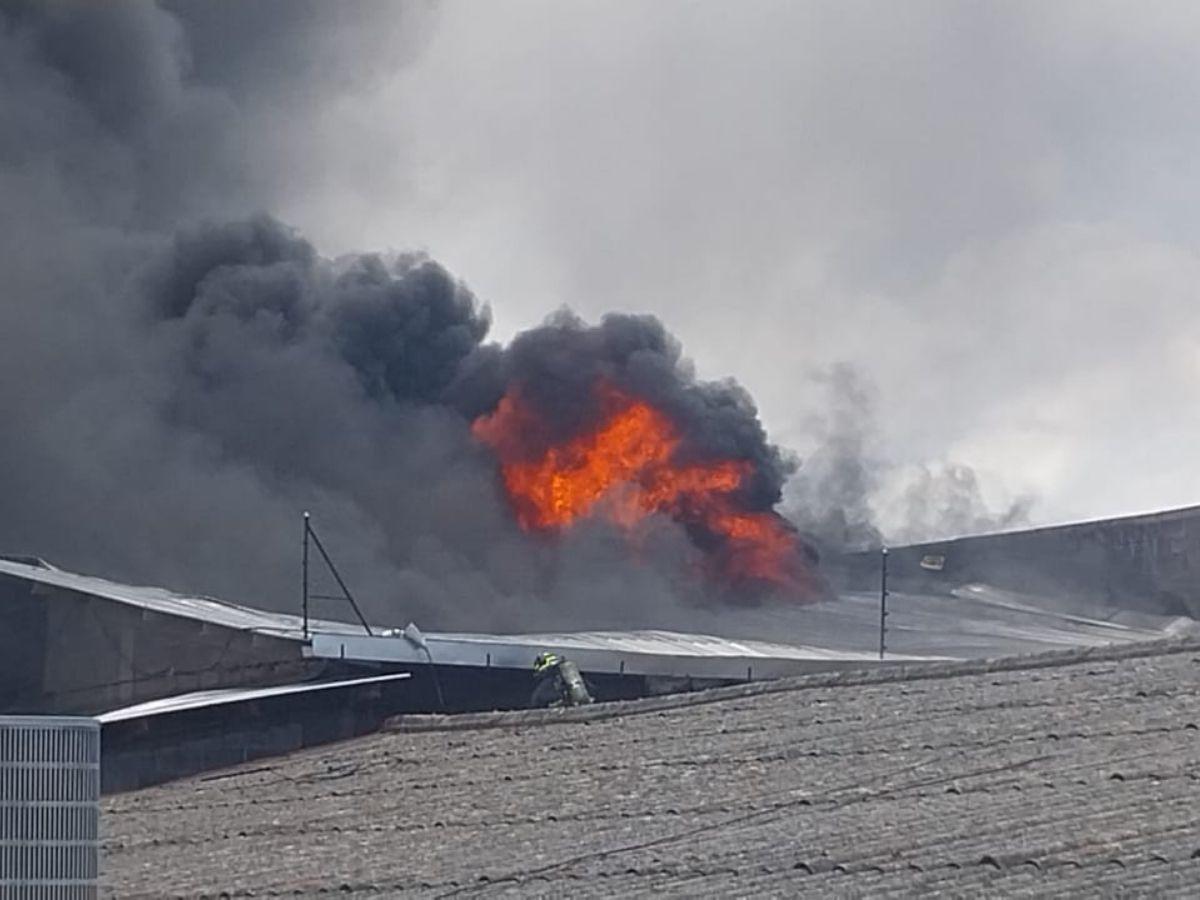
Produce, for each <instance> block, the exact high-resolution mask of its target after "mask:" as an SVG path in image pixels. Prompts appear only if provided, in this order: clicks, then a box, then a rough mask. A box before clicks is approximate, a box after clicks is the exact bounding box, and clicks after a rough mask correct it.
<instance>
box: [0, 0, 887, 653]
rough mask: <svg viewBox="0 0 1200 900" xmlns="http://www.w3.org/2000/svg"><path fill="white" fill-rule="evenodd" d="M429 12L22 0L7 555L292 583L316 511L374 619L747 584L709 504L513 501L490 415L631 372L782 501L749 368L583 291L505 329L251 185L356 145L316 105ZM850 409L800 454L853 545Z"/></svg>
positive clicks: (5, 19) (308, 172) (7, 230)
mask: <svg viewBox="0 0 1200 900" xmlns="http://www.w3.org/2000/svg"><path fill="white" fill-rule="evenodd" d="M427 19H428V16H427V10H426V7H424V6H422V5H413V6H411V7H405V8H404V11H403V14H402V15H399V16H397V15H396V10H395V9H394V8H392V7H391V5H390V4H375V3H358V2H350V0H347V2H341V3H337V4H330V3H323V2H309V0H287V2H283V0H260V2H256V3H252V4H246V3H233V2H215V3H203V4H201V3H187V2H165V3H163V4H153V3H132V2H131V3H105V4H100V3H91V2H84V0H79V2H33V0H29V2H23V0H0V196H3V199H4V202H3V203H2V204H0V271H2V272H3V274H4V279H3V287H2V288H0V291H2V292H3V295H2V302H0V415H3V417H4V434H5V439H4V440H3V441H0V496H2V497H3V515H0V552H6V553H23V554H33V555H40V556H43V557H46V558H47V559H49V560H51V561H53V562H57V563H58V564H60V565H62V566H64V567H69V568H74V569H79V570H84V571H91V572H95V573H97V574H102V575H106V576H108V577H112V578H115V579H119V580H126V581H131V582H144V583H152V584H162V585H166V586H170V587H174V588H177V589H182V590H188V591H196V592H202V593H208V594H212V595H215V596H221V597H226V598H228V599H231V600H234V601H241V602H246V603H251V604H257V605H262V606H267V607H272V608H277V609H295V608H296V605H297V595H298V593H299V585H298V579H299V572H298V556H299V513H300V511H301V510H306V509H307V510H311V511H312V512H313V514H314V516H315V521H316V522H317V526H318V528H319V529H320V531H321V534H322V536H323V538H324V539H325V542H326V543H327V544H328V545H329V546H330V548H331V549H332V550H333V551H334V552H335V554H336V556H337V558H338V561H339V563H340V565H341V567H342V568H343V569H344V570H345V571H346V573H347V574H349V575H350V577H351V579H352V582H353V585H354V587H355V589H356V593H357V594H358V595H359V596H360V598H361V599H362V600H363V602H364V604H365V605H366V606H367V607H368V613H369V614H370V615H371V616H372V617H374V618H376V619H379V620H383V621H396V622H399V621H401V620H407V619H409V618H414V619H417V620H418V621H420V622H422V623H423V624H429V625H430V626H433V627H457V628H477V629H504V628H510V629H512V628H529V627H551V626H573V627H585V626H624V627H633V626H637V625H668V626H669V625H675V626H680V627H686V626H687V625H688V624H689V622H690V621H691V620H692V618H693V616H694V613H695V610H696V608H697V606H703V605H705V604H718V603H721V602H724V601H726V600H728V599H729V590H730V589H729V585H728V584H720V583H717V582H713V581H712V580H705V579H698V578H697V575H696V573H697V571H703V570H704V568H705V565H706V564H707V563H708V562H709V561H710V560H711V559H712V558H713V556H714V554H718V555H719V552H720V550H721V547H720V546H718V545H719V543H720V542H719V540H718V541H716V544H714V543H713V541H714V534H713V533H712V532H710V533H708V534H707V536H705V535H704V534H702V533H700V531H698V530H697V528H696V527H695V517H694V516H693V517H692V518H690V519H689V518H688V516H687V515H679V516H675V517H672V516H670V515H655V516H652V517H651V518H650V520H649V521H648V522H647V523H643V527H641V528H640V530H639V532H638V534H637V535H636V539H637V540H636V544H635V545H633V546H631V543H630V540H629V535H628V534H627V533H626V532H625V531H623V530H622V528H620V527H617V526H614V524H613V523H611V522H608V521H605V520H604V519H603V518H602V517H586V518H585V520H584V521H581V522H579V523H578V524H577V525H576V526H575V527H573V528H572V529H570V530H569V531H566V532H564V533H563V534H561V535H558V536H557V537H556V538H555V539H554V540H546V539H545V536H544V535H538V534H532V533H527V532H526V531H523V530H522V529H521V528H519V527H517V524H516V521H515V517H514V511H513V508H512V505H511V503H510V498H508V497H506V496H505V494H504V491H503V489H502V486H501V483H500V480H499V478H498V472H497V459H496V455H495V453H494V452H493V448H491V447H489V446H487V445H486V444H485V443H483V442H481V441H480V440H479V439H478V438H477V436H476V435H474V434H472V424H473V423H475V422H477V421H478V420H479V419H480V417H481V416H486V415H488V414H490V413H491V412H492V411H494V410H495V409H496V408H497V404H499V403H500V401H501V398H503V397H504V396H505V395H506V392H507V391H508V390H509V389H510V388H512V387H513V386H518V387H519V389H520V391H521V393H522V396H523V397H525V398H526V399H527V400H528V402H529V403H530V404H532V406H534V407H535V408H536V409H537V410H538V419H537V429H536V431H535V432H531V433H530V434H528V435H527V436H526V437H527V438H528V440H529V441H530V442H532V443H536V444H540V445H542V446H546V445H549V444H553V443H554V442H555V441H559V440H564V439H569V438H570V436H571V435H576V434H578V433H579V431H580V429H581V428H583V427H584V426H585V425H586V423H588V422H589V421H591V420H592V419H593V418H594V416H595V415H596V412H597V409H596V397H597V393H596V390H595V386H596V384H597V383H598V382H604V383H611V384H614V385H616V386H618V387H619V388H620V389H621V390H623V391H626V392H629V393H631V394H633V395H636V396H637V397H639V398H643V399H645V400H646V401H647V402H649V403H651V404H652V405H653V406H654V407H655V408H656V409H658V410H661V411H662V412H663V413H664V414H665V415H667V416H668V417H669V418H670V420H671V421H672V422H673V423H675V425H676V426H677V427H678V429H679V431H680V434H681V436H682V437H681V440H680V443H679V454H680V458H679V460H678V461H679V462H680V463H681V464H684V465H687V464H696V465H702V464H708V463H711V462H713V461H719V460H734V461H737V462H738V463H739V464H740V465H743V466H745V472H746V475H745V477H743V478H741V479H740V480H739V483H738V485H737V493H736V503H737V509H738V510H739V511H742V512H745V513H747V514H752V515H761V516H771V515H773V513H772V512H771V511H772V509H773V508H775V506H776V504H777V503H778V502H779V501H780V497H781V492H782V490H783V487H784V485H785V483H786V482H787V480H788V478H789V477H790V476H791V475H792V473H793V471H794V469H795V466H794V464H793V463H792V462H791V461H790V460H789V458H788V457H787V456H786V455H785V454H782V453H781V452H780V451H779V450H778V449H776V448H775V447H773V446H772V445H771V444H770V443H769V442H768V440H767V439H766V435H765V434H764V431H763V428H762V425H761V423H760V422H759V420H758V416H757V413H756V410H755V406H754V404H753V402H752V401H751V399H750V397H749V396H748V395H747V394H746V392H745V391H743V390H742V389H741V388H739V387H738V386H737V385H736V384H734V383H732V382H705V381H701V380H698V379H697V378H696V377H695V376H694V374H693V372H692V371H691V368H690V366H689V364H688V363H687V361H686V360H685V359H684V357H683V356H682V353H681V348H680V346H679V344H678V342H677V341H675V340H674V339H673V338H672V337H671V335H670V334H669V333H668V332H667V331H666V329H665V328H664V327H663V325H662V324H661V323H660V322H659V321H657V320H656V319H654V318H651V317H638V316H628V315H614V316H609V317H606V318H604V319H602V320H601V321H600V322H599V323H598V324H596V325H588V324H586V323H584V322H582V321H580V320H579V319H578V318H577V317H575V316H573V315H572V314H571V313H570V312H568V311H566V310H563V311H560V312H558V313H555V314H554V315H552V316H551V317H550V318H549V319H548V320H547V321H546V323H545V324H544V325H543V326H541V327H539V328H535V329H533V330H531V331H528V332H526V333H524V334H521V335H520V336H518V337H517V338H516V339H515V340H513V341H512V342H511V343H510V344H509V345H507V346H499V345H497V344H494V343H489V342H488V340H487V333H488V325H489V315H488V311H487V309H486V307H485V306H483V305H482V304H481V303H480V302H479V301H478V300H477V299H476V298H475V297H474V296H473V294H472V292H471V291H470V290H469V289H468V288H467V287H466V286H465V285H464V284H463V283H462V282H461V281H459V280H458V279H457V278H456V277H454V276H453V275H452V274H450V273H449V272H448V271H447V270H446V269H445V268H443V267H442V266H440V265H439V264H438V263H437V262H435V261H434V260H432V259H431V258H429V257H428V256H426V255H423V254H419V253H414V254H396V253H389V254H382V255H371V254H357V255H351V256H347V257H344V258H337V259H328V258H324V257H322V256H321V255H320V254H319V253H318V252H317V251H316V250H315V249H314V247H313V246H312V245H311V244H309V243H308V242H307V241H306V240H305V239H304V238H303V237H302V236H301V235H299V234H297V233H296V232H295V231H293V230H292V229H290V228H288V227H286V226H285V225H283V224H281V223H280V222H279V221H277V220H275V219H273V218H271V217H269V216H267V215H263V214H261V213H259V212H258V211H259V210H263V209H271V208H272V207H274V206H276V205H277V203H278V202H279V201H280V200H281V199H283V198H287V197H289V196H290V193H291V192H292V191H294V190H295V189H296V186H297V185H302V184H304V183H307V182H309V181H313V180H319V179H320V178H321V177H322V171H323V166H325V165H327V164H328V161H329V159H330V158H332V157H333V156H340V157H344V156H346V155H349V154H353V153H355V152H358V151H359V150H360V147H359V144H360V143H361V141H360V140H359V138H358V137H357V136H356V135H357V132H355V133H352V134H347V133H343V132H341V131H339V130H338V129H337V128H336V127H331V126H330V125H329V124H328V122H327V121H326V119H327V114H326V112H325V111H327V110H330V109H335V108H343V107H344V104H343V103H342V101H344V100H345V99H346V98H347V97H348V96H351V95H352V94H353V92H354V91H355V90H357V89H358V88H360V87H361V86H362V85H363V84H368V83H370V81H371V79H372V78H374V77H375V73H374V72H373V71H372V70H371V68H370V67H369V66H367V65H360V64H359V63H360V61H362V60H378V59H384V58H386V59H388V60H389V61H390V62H391V64H393V65H403V64H404V61H405V60H406V59H409V58H411V57H412V56H414V55H416V54H418V53H420V50H421V44H422V41H423V40H424V36H425V34H426V33H427V31H428V28H427V24H428V23H427ZM298 47H302V48H303V49H304V52H303V53H297V52H296V48H298ZM339 104H341V107H339ZM363 158H367V157H366V156H364V157H363ZM400 237H401V239H408V238H409V237H416V238H419V235H416V236H400ZM835 381H836V377H835ZM857 415H858V414H857V412H855V410H854V409H853V408H850V409H848V410H847V412H846V414H845V415H843V414H842V413H841V412H835V414H834V417H833V419H831V420H830V428H829V429H828V434H827V436H828V438H829V443H828V444H827V447H826V448H825V450H824V451H823V452H822V453H818V454H817V455H816V456H815V457H814V459H813V461H812V464H811V465H810V466H809V467H807V468H806V471H807V472H808V473H809V474H808V475H807V476H806V477H805V480H803V481H802V482H800V484H801V487H802V491H801V493H802V494H804V492H807V493H808V496H807V498H806V500H805V502H804V503H802V504H801V505H800V510H801V511H804V512H803V515H801V516H799V517H798V518H797V521H798V522H799V523H800V524H801V525H802V526H803V527H804V528H806V529H809V530H811V531H813V532H814V533H817V534H818V535H820V536H825V535H827V534H832V533H835V532H836V533H837V535H838V537H837V539H836V540H832V541H829V542H828V543H829V544H830V545H831V546H836V547H840V546H844V545H847V544H853V543H855V542H856V541H859V540H860V539H861V538H862V537H863V536H864V535H866V536H867V537H870V536H871V535H872V534H874V532H873V531H872V530H871V529H872V528H873V526H872V525H871V519H870V517H869V516H868V515H867V512H866V511H865V510H866V508H865V507H863V505H862V503H861V502H860V498H861V497H863V496H866V493H867V492H868V489H869V488H870V487H871V484H870V476H869V472H868V470H867V469H866V468H863V467H861V466H859V464H858V463H856V462H855V461H854V460H855V459H858V458H860V457H861V452H860V451H861V448H860V447H858V446H857V445H856V444H855V440H856V438H855V437H854V431H853V429H854V428H855V427H858V426H856V425H855V422H856V418H855V417H856V416H857ZM856 454H857V456H856ZM806 510H811V511H812V512H811V514H810V513H809V512H807V511H806ZM780 521H782V520H780ZM701 531H702V529H701ZM778 533H780V534H782V533H783V531H779V532H778ZM787 534H788V535H790V536H789V538H788V539H789V540H795V541H796V544H795V546H796V550H797V552H798V553H800V554H801V558H803V559H804V560H806V561H807V562H811V560H812V557H811V555H808V554H807V553H806V549H805V545H804V543H803V542H801V541H799V539H798V538H795V537H794V535H792V533H791V532H790V531H788V532H787ZM715 537H716V538H719V537H720V535H716V536H715ZM326 612H328V613H330V614H338V613H341V612H343V611H340V610H336V609H332V608H331V609H329V610H326Z"/></svg>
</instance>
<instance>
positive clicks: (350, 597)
mask: <svg viewBox="0 0 1200 900" xmlns="http://www.w3.org/2000/svg"><path fill="white" fill-rule="evenodd" d="M308 533H309V536H310V537H312V540H313V543H314V544H316V545H317V552H318V553H320V554H321V558H322V559H323V560H325V565H327V566H329V571H330V572H331V573H332V574H333V578H334V580H335V581H336V582H337V583H338V587H340V588H341V589H342V593H343V594H345V595H346V599H347V600H349V601H350V606H351V607H353V609H354V614H355V615H356V616H358V621H359V622H360V623H361V624H362V627H363V631H365V632H366V633H367V634H368V635H372V636H373V632H372V631H371V626H370V625H368V624H367V620H366V619H365V618H363V614H362V610H361V609H359V608H358V603H356V602H355V600H354V595H353V594H351V593H350V588H348V587H346V582H344V581H342V576H341V574H340V573H339V572H338V570H337V566H335V565H334V564H333V560H332V559H330V558H329V554H328V553H326V552H325V545H324V544H322V543H321V538H320V537H318V536H317V532H316V531H314V530H313V528H312V526H311V525H310V526H309V528H308Z"/></svg>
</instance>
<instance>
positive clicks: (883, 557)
mask: <svg viewBox="0 0 1200 900" xmlns="http://www.w3.org/2000/svg"><path fill="white" fill-rule="evenodd" d="M887 558H888V551H887V547H884V548H883V550H882V551H881V552H880V557H879V560H880V566H879V658H880V659H883V654H884V652H885V651H886V650H887V598H888V589H887Z"/></svg>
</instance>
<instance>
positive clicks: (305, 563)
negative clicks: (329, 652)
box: [302, 510, 308, 641]
mask: <svg viewBox="0 0 1200 900" xmlns="http://www.w3.org/2000/svg"><path fill="white" fill-rule="evenodd" d="M303 568H304V599H303V602H302V608H303V610H304V639H305V640H306V641H307V640H308V510H305V511H304V563H303Z"/></svg>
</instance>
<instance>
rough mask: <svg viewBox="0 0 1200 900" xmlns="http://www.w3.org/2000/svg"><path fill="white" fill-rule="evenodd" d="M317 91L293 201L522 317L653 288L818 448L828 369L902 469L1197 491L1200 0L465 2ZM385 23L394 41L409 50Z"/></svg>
mask: <svg viewBox="0 0 1200 900" xmlns="http://www.w3.org/2000/svg"><path fill="white" fill-rule="evenodd" d="M424 27H425V28H426V31H425V32H424V33H423V35H422V39H423V41H424V43H423V46H422V47H421V48H420V50H419V51H418V52H416V53H415V54H412V55H410V54H407V53H406V54H400V55H398V57H397V60H396V63H397V64H396V66H395V67H394V69H393V70H392V71H387V66H386V64H385V63H380V65H379V66H378V67H377V68H376V69H375V70H374V71H373V74H372V78H371V80H370V81H366V82H363V83H361V84H359V85H357V86H356V87H355V89H354V90H353V91H350V92H347V93H346V94H344V95H342V96H341V97H339V98H338V99H337V101H336V102H330V103H328V104H327V105H326V106H325V107H324V108H322V109H321V110H319V114H318V115H317V116H316V123H315V128H314V130H313V131H312V132H311V133H310V134H308V135H306V136H305V137H304V138H303V140H305V141H308V142H311V145H310V146H309V147H307V148H305V149H304V150H303V151H302V152H304V153H313V154H314V156H315V158H317V159H319V160H320V161H321V162H320V166H319V167H317V168H314V170H313V171H310V172H307V173H306V177H305V178H303V179H296V180H293V181H291V182H290V183H289V184H287V185H286V189H285V190H281V191H280V193H279V195H278V197H277V200H276V202H275V209H276V211H277V212H278V214H280V215H281V216H282V217H283V218H284V219H285V220H287V221H290V222H294V223H295V224H297V225H298V226H299V227H300V228H301V229H302V230H303V231H304V232H305V233H306V234H307V235H309V236H310V237H311V238H312V239H314V241H315V242H316V243H317V245H318V246H319V247H321V248H322V250H324V251H326V252H331V253H336V252H341V251H348V250H350V249H352V248H361V247H395V248H406V247H410V246H414V245H415V246H420V247H423V248H427V249H428V250H429V251H430V252H431V253H432V254H434V255H435V256H436V257H437V258H438V259H440V260H442V261H443V262H445V263H446V264H447V265H448V266H449V267H450V268H451V269H452V270H453V271H455V272H456V273H458V274H459V275H460V276H461V277H463V278H465V279H466V280H467V281H468V283H469V284H470V285H471V286H472V288H473V289H474V290H475V291H476V293H477V294H478V295H479V296H481V297H482V298H484V299H486V300H487V301H488V302H489V303H490V304H491V305H492V308H493V312H494V315H495V321H496V331H495V334H496V335H497V336H499V337H502V338H503V337H507V336H509V335H511V334H512V333H514V332H515V331H517V330H518V329H521V328H523V327H527V326H529V325H532V324H534V323H536V322H538V321H540V319H541V318H542V317H543V316H544V315H545V314H546V313H547V312H548V311H549V310H551V309H553V308H555V307H556V306H558V305H560V304H564V303H566V304H569V305H570V306H572V307H573V308H575V309H576V310H578V311H579V312H580V313H581V314H582V315H584V316H585V317H587V318H596V317H598V316H599V315H600V314H601V313H603V312H605V311H608V310H631V311H650V312H654V313H656V314H658V315H659V316H661V317H662V318H663V319H664V321H665V322H666V323H667V324H668V326H669V327H670V328H671V329H672V330H673V331H674V332H675V333H676V334H677V335H679V336H680V338H681V339H682V340H683V342H684V347H685V351H686V352H687V353H688V354H689V355H690V356H691V357H692V358H693V359H694V360H695V363H696V365H697V367H698V369H699V371H700V372H701V374H703V375H707V376H712V377H718V376H725V375H732V376H734V377H736V378H737V379H738V380H740V381H741V382H742V383H744V384H745V385H746V386H747V387H748V388H749V389H750V391H751V392H752V394H753V395H754V396H755V398H756V399H757V401H758V403H759V406H760V409H761V410H762V414H763V417H764V420H765V422H766V424H767V426H768V429H769V430H770V431H771V433H772V435H773V436H774V437H775V439H776V440H778V441H779V442H781V443H783V444H785V445H787V446H790V447H792V448H794V449H796V450H798V451H800V452H801V454H802V455H803V454H804V453H806V452H807V451H809V450H810V449H811V445H812V440H813V439H812V434H811V429H810V428H809V425H810V417H811V415H812V413H813V411H814V409H817V408H819V407H820V404H821V402H822V401H821V395H820V388H819V386H816V385H814V384H813V382H812V380H811V377H810V376H811V374H812V372H813V371H814V370H820V369H822V368H824V367H826V366H828V365H830V364H832V363H836V362H849V363H851V364H853V365H854V366H855V367H857V368H858V369H859V370H860V372H861V373H862V374H863V375H864V376H866V377H867V378H869V379H870V380H871V381H872V382H873V383H874V386H875V392H876V414H877V428H876V432H875V434H876V443H875V449H874V452H875V453H877V454H878V455H879V456H881V457H884V458H886V459H887V460H888V461H890V462H892V463H894V464H895V466H897V467H899V468H890V469H889V470H888V472H889V474H888V476H887V477H886V478H885V479H884V482H885V483H884V484H883V485H882V486H881V488H880V493H879V495H878V497H877V499H876V504H877V506H878V507H879V508H880V514H881V515H882V516H883V518H884V519H885V521H886V519H887V515H888V497H889V496H891V495H894V494H896V493H897V491H898V490H899V489H900V488H899V487H898V486H897V485H898V483H903V482H906V480H907V479H909V478H910V477H911V475H912V472H911V469H910V468H905V467H911V466H916V465H927V466H933V467H934V468H937V467H938V466H939V465H941V464H944V463H946V462H957V463H964V464H968V465H970V466H972V467H974V468H975V470H976V471H977V473H978V475H979V479H980V483H981V485H982V487H983V489H984V492H985V496H986V497H987V498H988V499H989V501H990V502H991V503H992V504H994V505H997V506H1000V505H1003V503H1004V502H1005V501H1006V500H1007V499H1011V498H1012V497H1015V496H1019V495H1022V494H1032V495H1033V496H1034V497H1035V498H1036V502H1035V505H1034V507H1033V512H1032V518H1033V519H1034V520H1035V521H1051V520H1060V519H1067V518H1072V517H1076V516H1093V515H1107V514H1113V513H1121V512H1127V511H1133V510H1140V509H1149V508H1153V507H1158V506H1168V505H1177V504H1184V503H1192V502H1197V501H1198V500H1200V470H1197V469H1196V467H1195V466H1194V465H1193V461H1192V452H1191V451H1192V447H1193V446H1195V445H1196V443H1197V439H1198V438H1200V433H1198V432H1200V427H1198V426H1197V419H1196V417H1195V416H1193V415H1192V414H1191V411H1192V410H1193V409H1194V408H1195V407H1196V406H1197V399H1198V398H1197V384H1200V357H1198V355H1197V346H1198V344H1197V342H1198V340H1200V321H1198V316H1200V313H1198V312H1197V304H1196V303H1195V300H1196V293H1197V287H1196V286H1197V285H1198V284H1200V277H1197V276H1200V261H1198V260H1197V256H1196V252H1195V241H1196V237H1197V231H1198V226H1200V216H1198V215H1197V214H1196V213H1195V210H1196V209H1200V202H1198V201H1200V174H1198V173H1200V170H1198V169H1197V167H1196V165H1195V163H1194V160H1195V159H1196V158H1197V156H1198V153H1197V151H1198V150H1200V147H1197V142H1198V138H1200V128H1197V125H1196V117H1195V114H1194V108H1195V103H1196V99H1197V97H1198V96H1200V90H1198V89H1200V65H1197V63H1196V58H1195V48H1196V47H1197V46H1198V40H1200V10H1197V8H1196V7H1195V5H1194V4H1190V3H1149V4H1139V5H1138V6H1137V8H1136V9H1134V8H1133V7H1130V6H1129V5H1128V4H1117V3H1096V2H1087V3H1068V2H1062V3H1054V4H1047V3H1040V2H1034V3H1016V2H1004V3H959V2H945V3H905V4H895V3H885V2H876V3H855V2H839V3H795V2H788V3H769V2H740V3H705V2H686V3H685V2H654V3H613V2H604V3H599V2H598V3H570V4H563V3H557V2H503V3H489V4H478V3H446V4H439V5H438V7H437V8H436V9H435V10H434V11H433V15H432V16H431V17H430V20H429V21H428V22H427V23H426V25H425V26H424ZM372 52H374V53H379V54H382V55H384V56H386V54H387V48H386V47H374V48H372Z"/></svg>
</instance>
